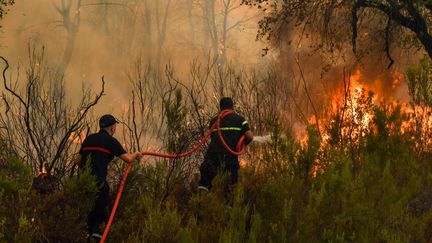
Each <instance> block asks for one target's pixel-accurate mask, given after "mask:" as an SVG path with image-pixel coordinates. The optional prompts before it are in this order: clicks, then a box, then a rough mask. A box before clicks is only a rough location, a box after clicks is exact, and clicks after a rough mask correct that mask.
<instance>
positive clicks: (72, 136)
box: [68, 131, 87, 145]
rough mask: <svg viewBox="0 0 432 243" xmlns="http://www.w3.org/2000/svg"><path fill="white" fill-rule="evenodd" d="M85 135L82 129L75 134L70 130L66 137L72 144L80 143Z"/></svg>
mask: <svg viewBox="0 0 432 243" xmlns="http://www.w3.org/2000/svg"><path fill="white" fill-rule="evenodd" d="M86 137H87V134H86V133H85V132H84V131H82V132H81V133H80V134H77V133H76V132H72V133H71V134H70V136H69V138H68V140H69V141H71V142H72V143H73V144H78V145H80V144H82V143H83V141H84V139H85V138H86Z"/></svg>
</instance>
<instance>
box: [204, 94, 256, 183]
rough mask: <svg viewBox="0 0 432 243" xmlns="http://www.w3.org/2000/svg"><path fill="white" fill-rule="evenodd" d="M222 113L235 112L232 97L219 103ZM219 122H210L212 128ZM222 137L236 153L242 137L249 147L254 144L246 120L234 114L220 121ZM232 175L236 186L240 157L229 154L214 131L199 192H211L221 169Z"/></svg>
mask: <svg viewBox="0 0 432 243" xmlns="http://www.w3.org/2000/svg"><path fill="white" fill-rule="evenodd" d="M219 108H220V112H223V111H225V110H234V104H233V100H232V99H231V98H230V97H223V98H222V99H221V100H220V102H219ZM216 121H217V117H215V118H213V119H212V120H211V121H210V127H211V126H212V125H213V124H214V123H215V122H216ZM220 129H221V132H222V136H223V138H224V140H225V142H226V143H227V145H228V146H229V147H230V148H231V149H232V150H234V151H235V149H236V145H237V143H238V141H239V139H240V137H241V136H242V135H244V136H245V139H244V143H245V145H248V144H249V143H250V142H252V139H253V134H252V132H251V130H250V126H249V124H248V122H247V121H246V120H245V118H244V117H243V116H241V115H239V114H236V113H232V114H228V115H227V116H225V117H224V118H223V119H222V120H221V121H220ZM221 167H222V168H223V170H224V171H227V172H229V174H230V184H231V185H234V184H236V183H237V180H238V170H239V168H240V165H239V160H238V156H235V155H233V154H231V153H229V152H228V151H227V150H226V149H225V148H224V146H223V144H222V143H221V141H220V139H219V136H218V132H217V129H215V130H214V131H212V134H211V141H210V144H209V146H208V149H207V153H206V154H205V156H204V162H203V163H202V164H201V166H200V172H201V178H200V181H199V186H198V189H199V190H204V191H209V190H210V189H211V182H212V180H213V178H214V177H215V176H216V174H217V171H218V169H219V168H221Z"/></svg>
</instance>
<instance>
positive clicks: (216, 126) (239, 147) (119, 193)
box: [100, 110, 245, 243]
mask: <svg viewBox="0 0 432 243" xmlns="http://www.w3.org/2000/svg"><path fill="white" fill-rule="evenodd" d="M234 113H235V112H234V111H233V110H223V111H222V112H221V113H220V114H219V116H218V118H217V120H216V122H215V123H214V124H213V125H212V126H211V127H210V129H209V130H208V132H207V133H206V134H205V135H204V137H203V138H202V139H201V140H200V142H199V143H198V144H197V145H195V147H193V148H192V149H190V150H189V151H186V152H183V153H181V154H163V153H155V152H141V154H142V155H150V156H156V157H163V158H180V157H185V156H187V155H189V154H191V153H193V152H195V151H197V150H198V149H199V148H200V147H201V146H203V145H204V143H205V141H206V140H207V139H208V138H209V137H210V135H211V133H212V132H213V130H214V129H217V133H218V136H219V139H220V141H221V142H222V145H223V146H224V148H225V149H226V150H227V151H228V152H229V153H231V154H232V155H235V156H238V155H240V154H242V153H244V152H245V146H244V135H243V136H241V137H240V139H239V141H238V143H237V146H236V150H237V151H238V152H237V151H234V150H232V149H231V148H230V147H229V146H228V144H227V143H226V141H225V139H224V138H223V136H222V132H221V129H220V121H221V120H222V118H224V117H225V116H227V115H229V114H234ZM132 164H133V163H129V164H128V166H127V167H126V170H125V172H124V174H123V178H122V180H121V182H120V185H119V189H118V191H117V196H116V199H115V201H114V205H113V208H112V210H111V214H110V217H109V220H108V222H107V225H106V226H105V230H104V232H103V235H102V239H101V240H100V243H104V242H105V240H106V238H107V236H108V232H109V229H110V227H111V224H112V221H113V219H114V216H115V213H116V211H117V207H118V204H119V202H120V198H121V196H122V193H123V188H124V185H125V183H126V179H127V177H128V175H129V172H130V170H131V169H132Z"/></svg>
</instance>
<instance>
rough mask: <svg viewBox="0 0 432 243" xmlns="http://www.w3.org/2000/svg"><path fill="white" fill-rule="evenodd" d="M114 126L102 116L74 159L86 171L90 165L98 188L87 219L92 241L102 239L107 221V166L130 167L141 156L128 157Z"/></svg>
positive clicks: (107, 117)
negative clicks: (114, 162)
mask: <svg viewBox="0 0 432 243" xmlns="http://www.w3.org/2000/svg"><path fill="white" fill-rule="evenodd" d="M117 123H118V121H117V120H116V119H115V117H114V116H112V115H109V114H107V115H103V116H102V117H101V118H100V119H99V127H100V130H99V132H98V133H94V134H91V135H89V136H88V137H87V138H86V139H85V140H84V142H83V144H82V146H81V149H80V150H79V154H78V156H77V159H76V161H77V163H78V164H79V166H80V169H83V168H85V166H86V163H90V164H89V167H90V170H91V174H92V175H94V176H95V178H96V183H97V185H98V187H99V191H98V193H97V197H96V202H95V205H94V207H93V209H92V211H91V212H90V214H89V215H88V218H87V226H88V230H89V235H90V237H91V238H95V239H100V238H102V234H101V233H102V231H101V229H100V228H99V227H100V225H101V224H102V223H104V222H105V223H106V222H107V220H108V206H109V203H110V197H109V186H108V183H107V181H106V177H107V169H108V164H109V163H110V162H111V161H112V160H113V159H114V157H119V158H120V159H122V160H123V161H125V162H126V163H131V162H133V161H134V160H135V159H136V158H138V157H139V156H140V152H136V153H133V154H129V153H127V152H126V151H125V149H124V148H123V146H122V145H121V144H120V143H119V141H118V140H117V139H116V138H114V137H113V135H114V133H115V131H116V127H117ZM87 161H88V162H87Z"/></svg>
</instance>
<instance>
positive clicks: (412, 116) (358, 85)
mask: <svg viewBox="0 0 432 243" xmlns="http://www.w3.org/2000/svg"><path fill="white" fill-rule="evenodd" d="M391 77H392V80H391V82H387V84H386V83H385V82H383V80H382V79H375V80H365V79H366V78H365V77H364V75H363V74H362V72H361V70H360V69H357V70H356V71H355V72H354V73H353V74H352V75H350V76H349V77H348V79H347V80H345V81H344V83H342V85H340V87H339V88H337V89H335V90H334V91H333V92H332V94H331V99H330V101H329V103H330V104H329V109H330V110H329V111H328V112H327V113H326V115H325V117H320V118H317V117H316V115H311V116H310V117H309V119H308V122H309V125H315V126H316V127H317V128H318V131H319V132H320V135H321V140H322V144H321V146H322V147H325V146H326V145H328V143H329V142H330V141H329V140H330V138H331V134H329V131H328V128H329V126H331V125H334V126H339V127H340V130H339V131H338V132H339V136H340V138H339V139H341V140H343V139H346V138H349V139H350V142H354V143H358V142H359V141H360V138H361V137H363V136H365V135H366V134H368V133H370V132H373V131H374V130H372V129H376V128H374V127H372V123H373V119H374V111H373V107H374V106H380V107H386V109H387V111H388V112H389V114H390V112H392V111H394V109H395V108H396V107H399V108H400V110H401V114H403V115H406V116H408V118H407V119H405V120H403V122H402V124H400V125H399V126H398V125H392V126H393V127H390V129H392V130H393V131H397V132H399V133H400V134H407V133H413V132H414V133H413V134H416V135H415V136H413V137H412V138H411V139H412V140H413V142H414V143H415V144H416V147H418V148H423V149H426V150H430V151H432V134H431V133H432V116H431V115H432V107H429V106H427V105H426V104H420V105H414V104H412V103H407V102H403V101H400V100H397V99H396V98H395V97H393V96H392V93H393V92H394V91H395V90H396V89H397V88H398V87H399V86H400V85H401V83H402V81H403V80H404V74H402V73H398V72H392V73H391ZM336 118H337V119H339V120H336ZM338 122H339V123H338ZM337 123H338V124H337ZM395 126H398V127H395ZM296 134H301V135H300V136H299V137H298V138H297V140H298V141H299V142H300V144H301V145H302V146H305V145H306V144H307V141H308V138H307V134H306V133H299V132H297V133H296Z"/></svg>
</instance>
